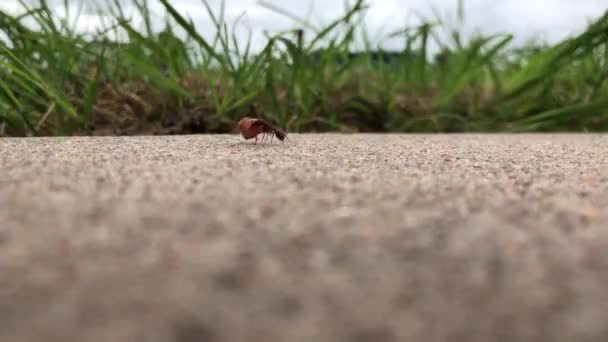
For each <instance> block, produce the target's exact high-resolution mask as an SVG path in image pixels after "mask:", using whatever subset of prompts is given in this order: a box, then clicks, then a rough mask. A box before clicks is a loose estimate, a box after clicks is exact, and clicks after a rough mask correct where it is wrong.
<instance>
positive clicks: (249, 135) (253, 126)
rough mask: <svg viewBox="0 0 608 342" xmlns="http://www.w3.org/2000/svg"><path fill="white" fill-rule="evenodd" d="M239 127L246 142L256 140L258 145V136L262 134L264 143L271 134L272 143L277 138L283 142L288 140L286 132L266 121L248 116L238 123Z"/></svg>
mask: <svg viewBox="0 0 608 342" xmlns="http://www.w3.org/2000/svg"><path fill="white" fill-rule="evenodd" d="M237 126H238V128H239V131H240V132H241V136H243V138H245V140H249V139H253V138H255V143H256V144H257V143H258V134H262V142H264V139H266V136H267V135H268V134H270V141H271V142H272V139H274V137H275V136H276V137H277V139H279V140H281V141H283V140H285V139H287V133H286V132H285V131H283V130H281V129H278V128H276V127H274V126H272V125H271V124H269V123H268V121H266V120H264V119H259V118H250V117H247V116H246V117H243V118H242V119H241V120H240V121H239V122H238V124H237ZM287 140H289V139H287Z"/></svg>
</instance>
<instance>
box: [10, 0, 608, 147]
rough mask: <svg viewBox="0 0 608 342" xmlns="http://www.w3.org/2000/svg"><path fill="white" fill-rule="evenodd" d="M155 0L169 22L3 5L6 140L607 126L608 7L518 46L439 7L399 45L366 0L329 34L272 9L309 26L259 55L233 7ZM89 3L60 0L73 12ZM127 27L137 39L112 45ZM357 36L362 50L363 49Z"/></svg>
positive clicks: (145, 7) (144, 8)
mask: <svg viewBox="0 0 608 342" xmlns="http://www.w3.org/2000/svg"><path fill="white" fill-rule="evenodd" d="M159 1H160V4H162V7H163V10H164V12H165V13H166V18H165V26H164V29H163V30H161V31H156V30H154V29H153V25H152V22H153V20H152V12H151V11H150V4H149V3H148V0H134V1H133V4H135V6H134V8H135V11H136V12H137V13H138V15H139V16H141V17H142V18H143V25H141V27H139V26H137V25H135V24H134V22H133V20H131V18H132V13H128V12H127V10H126V9H125V8H124V7H123V6H122V5H121V2H120V1H118V0H113V1H110V2H106V3H103V4H101V5H99V6H98V8H99V10H100V11H101V12H102V14H103V15H104V17H105V18H111V20H108V23H106V24H104V26H103V27H102V28H100V29H99V30H98V32H97V33H96V34H93V35H85V34H84V33H81V32H79V31H77V30H76V29H75V24H74V23H73V22H68V21H67V20H65V19H63V18H64V17H62V16H60V15H59V14H58V13H56V12H55V11H54V9H52V8H51V7H50V6H49V5H48V4H47V3H46V1H45V0H40V1H39V3H38V4H37V5H36V6H31V5H28V3H26V2H24V1H22V2H21V6H22V9H23V11H22V14H19V15H16V14H9V13H6V12H0V32H1V33H0V37H2V36H4V39H3V40H1V41H0V74H1V77H0V135H9V136H24V135H86V134H157V133H164V134H171V133H174V134H178V133H222V132H230V131H233V129H234V123H235V122H236V120H237V119H238V118H239V117H240V116H242V115H244V114H248V115H255V116H260V117H264V118H267V119H269V120H271V121H273V122H275V123H276V124H277V125H279V126H281V127H284V128H286V129H287V130H289V131H291V132H309V131H317V132H318V131H346V132H353V131H360V132H477V131H491V132H524V131H582V132H596V131H605V130H606V129H607V128H608V100H607V99H608V88H607V87H606V79H607V78H608V65H607V62H608V59H607V57H608V12H607V13H605V14H604V15H603V16H600V17H599V18H597V19H596V20H595V21H594V22H592V23H590V24H589V26H588V27H587V29H586V30H585V31H584V32H582V33H580V34H579V35H577V36H574V37H569V38H567V39H564V40H563V41H561V42H559V43H558V44H554V45H548V44H530V45H529V46H526V47H524V48H518V49H516V48H512V47H511V44H510V43H511V41H512V39H513V35H511V34H499V35H492V36H482V35H476V36H473V37H471V38H469V39H466V40H465V39H463V38H462V34H461V32H459V31H458V30H457V29H453V28H450V26H449V25H448V24H446V23H445V21H443V20H442V18H441V17H439V16H437V17H436V18H433V20H432V21H431V20H429V21H426V22H424V23H423V24H421V25H418V26H415V27H407V28H404V29H403V30H400V31H398V32H392V33H390V34H388V35H387V37H386V38H392V39H401V40H402V41H403V48H402V50H400V51H396V52H382V51H380V52H378V49H376V47H375V46H374V45H373V44H372V43H371V42H370V40H369V39H367V37H368V33H367V32H366V28H365V26H364V25H363V24H362V20H363V18H364V16H365V13H366V10H367V9H368V8H369V6H368V4H367V3H365V2H364V1H363V0H357V1H356V2H355V3H353V4H352V6H351V7H350V8H348V9H346V10H345V13H344V15H343V16H341V17H339V18H337V19H336V20H335V21H334V22H332V23H330V24H328V25H327V26H326V27H322V28H317V27H315V26H314V25H312V24H311V23H309V22H306V21H305V20H303V19H301V18H298V17H297V16H295V15H292V14H290V13H288V12H286V11H285V10H283V9H281V8H277V7H275V6H273V5H270V4H266V3H261V5H262V6H265V7H267V8H268V9H270V10H272V11H274V12H275V13H276V15H277V16H279V15H280V16H288V17H290V18H291V19H292V20H293V21H294V23H296V24H297V25H298V27H302V29H303V30H304V31H300V30H294V31H289V32H283V33H281V34H277V35H273V36H268V40H267V43H266V45H265V47H264V49H263V50H262V51H261V52H260V53H254V52H253V51H252V49H251V44H250V43H251V42H250V41H246V42H244V43H243V42H239V41H238V40H237V39H236V38H235V34H234V32H235V30H236V26H233V25H229V24H228V23H227V22H226V21H225V20H224V12H225V11H224V9H225V8H224V4H223V3H222V7H221V8H220V10H219V13H217V12H214V11H213V10H212V9H211V7H210V6H209V5H208V3H207V1H205V0H203V1H202V3H203V4H204V6H203V7H202V8H203V10H204V11H206V13H201V14H206V15H207V16H208V18H209V19H210V20H211V22H213V23H214V25H215V28H216V34H215V36H214V37H205V36H204V35H202V34H201V33H200V32H198V31H197V30H196V28H195V27H194V25H193V23H192V20H191V19H190V18H189V17H185V16H183V15H182V14H181V12H179V11H177V9H176V8H174V7H173V6H172V5H171V4H170V1H168V0H159ZM83 3H84V2H83V1H80V2H75V1H69V0H64V8H68V9H74V8H76V9H77V10H81V9H82V5H83ZM459 4H460V6H459V11H458V14H459V18H460V19H461V20H464V19H463V18H464V17H463V13H462V10H461V9H462V3H459ZM73 17H75V18H78V17H79V13H76V14H75V15H73ZM28 22H29V23H34V25H30V24H28ZM302 32H304V33H305V34H302ZM442 33H443V34H442ZM445 33H447V34H445ZM121 34H122V35H125V36H126V38H127V39H124V40H115V39H112V37H116V36H118V35H121ZM443 37H447V38H443ZM357 40H359V41H364V42H365V46H366V48H365V50H364V51H360V52H358V53H353V47H354V45H355V42H356V41H357ZM431 44H436V45H437V46H440V47H441V51H440V53H439V54H437V55H432V54H431V53H430V50H429V49H430V45H431Z"/></svg>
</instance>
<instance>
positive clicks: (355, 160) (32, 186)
mask: <svg viewBox="0 0 608 342" xmlns="http://www.w3.org/2000/svg"><path fill="white" fill-rule="evenodd" d="M290 138H291V140H292V141H293V144H289V143H280V142H277V141H276V140H275V143H274V144H264V145H260V144H258V145H254V144H252V143H249V142H243V141H242V140H241V139H239V137H238V136H236V135H219V136H212V135H209V136H172V137H160V136H157V137H112V138H108V137H97V138H90V137H81V138H29V139H1V140H0V151H1V153H0V341H2V342H4V341H6V342H13V341H14V342H30V341H36V342H38V341H40V342H42V341H44V342H54V341H57V342H72V341H73V342H76V341H77V342H89V341H95V342H96V341H100V342H101V341H103V342H110V341H112V342H137V341H146V342H165V341H167V342H172V341H175V342H195V341H218V342H219V341H261V342H275V341H277V342H278V341H280V342H288V341H289V342H291V341H294V342H296V341H298V342H299V341H315V342H324V341H332V342H333V341H337V342H340V341H344V342H363V341H374V342H384V341H388V342H392V341H425V342H448V341H449V342H458V341H467V342H488V341H535V342H538V341H559V342H561V341H564V342H565V341H568V342H570V341H578V342H582V341H593V342H600V341H602V342H603V341H607V340H608V324H607V317H608V290H607V289H608V135H333V134H326V135H323V134H319V135H313V134H307V135H297V134H296V135H292V136H290Z"/></svg>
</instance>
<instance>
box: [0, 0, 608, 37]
mask: <svg viewBox="0 0 608 342" xmlns="http://www.w3.org/2000/svg"><path fill="white" fill-rule="evenodd" d="M98 1H99V2H102V3H103V2H104V0H98ZM149 1H150V4H151V9H152V11H153V12H155V13H156V14H157V15H158V19H157V21H156V24H157V27H161V26H162V18H163V16H165V15H166V13H165V11H164V8H163V7H162V5H161V4H160V3H159V2H158V1H157V0H149ZM266 1H268V2H270V3H272V4H275V5H277V6H279V7H281V8H284V9H286V10H288V11H290V12H293V13H295V14H297V15H298V16H300V17H303V18H305V19H307V20H309V21H310V22H312V23H313V24H314V25H316V26H323V25H326V24H328V23H329V22H331V21H332V20H334V19H335V18H338V17H339V16H341V15H342V14H343V13H344V10H345V9H344V1H338V0H332V1H326V0H308V1H284V0H266ZM51 2H52V3H56V4H60V3H61V2H62V1H59V0H53V1H51ZM121 2H122V3H123V4H125V9H126V10H129V9H131V10H132V9H133V6H132V2H131V1H127V0H122V1H121ZM350 2H351V3H352V2H353V1H352V0H351V1H350ZM209 3H210V4H211V6H212V7H213V8H214V10H215V12H216V13H219V6H220V3H221V1H220V0H209ZM367 3H368V4H370V6H371V7H370V9H369V10H368V12H367V16H366V25H367V29H368V32H369V35H370V38H372V39H374V40H375V41H378V39H380V38H382V37H385V35H386V34H388V33H389V32H391V31H395V30H397V29H400V28H403V27H404V25H406V24H407V23H409V24H414V23H416V20H417V17H416V16H417V15H422V16H423V17H425V18H427V19H434V13H433V11H432V10H431V8H432V7H431V6H434V7H435V8H437V9H439V10H440V14H441V16H442V18H444V19H445V18H448V19H451V24H452V25H456V26H457V25H458V22H457V21H455V14H456V7H457V0H434V1H431V2H429V1H426V0H367ZM171 4H173V5H174V6H175V8H177V9H178V10H179V11H180V12H182V13H184V14H186V15H188V16H190V17H192V19H193V21H194V22H195V24H196V25H197V27H198V28H199V30H200V31H201V32H202V33H203V34H204V35H205V36H207V37H211V36H213V35H214V33H215V31H214V28H213V25H212V23H211V20H210V18H209V16H208V15H207V13H206V11H205V8H204V7H203V3H202V1H201V0H173V1H171ZM225 4H226V11H225V16H226V19H227V21H228V23H233V22H234V21H235V20H236V19H237V18H238V17H239V16H240V15H241V14H242V13H246V15H245V16H244V17H242V18H241V22H240V25H239V27H238V29H237V31H236V34H237V37H238V38H239V40H241V41H243V40H245V39H247V34H248V33H247V29H248V28H249V29H251V30H252V31H253V39H254V47H255V48H256V49H259V48H261V47H262V46H263V44H264V43H265V39H264V36H263V34H262V33H263V31H265V30H266V31H269V32H271V33H272V32H279V31H282V30H288V29H293V28H296V27H298V25H297V23H296V22H294V21H293V20H290V19H288V18H285V17H283V16H281V15H278V14H276V13H273V12H272V11H270V10H268V9H266V8H264V7H262V6H261V5H259V4H258V2H257V0H226V1H225ZM464 4H465V21H464V22H465V25H466V26H464V27H459V29H461V30H463V31H465V32H468V33H471V32H473V30H481V31H483V32H486V33H495V32H505V33H507V32H508V33H513V34H515V38H516V39H515V42H514V43H515V44H520V43H523V42H525V41H526V40H528V39H529V38H532V37H534V36H541V37H543V38H545V39H546V40H548V41H550V42H555V41H558V40H560V39H563V38H564V37H565V36H567V35H570V34H574V33H577V32H580V31H581V30H582V29H584V28H585V26H586V24H587V21H588V20H589V19H592V18H596V17H598V16H600V15H602V14H603V12H604V11H605V10H606V8H608V0H577V1H564V0H501V1H496V0H468V1H467V0H465V1H464ZM18 8H19V6H17V1H15V0H0V9H3V10H7V11H9V12H10V13H15V12H16V11H17V10H18ZM72 12H74V9H72ZM96 16H97V15H96V14H95V11H94V10H93V9H92V8H90V6H89V8H85V12H84V16H83V17H81V18H80V20H79V22H78V26H77V27H78V28H79V29H81V30H83V31H88V32H93V31H94V30H95V28H96V27H98V26H100V25H102V19H101V18H97V17H96ZM106 19H107V18H106ZM135 19H137V18H135ZM106 23H107V20H106ZM400 44H401V42H400V40H398V39H393V40H389V41H387V42H386V44H385V46H386V47H387V48H399V47H400Z"/></svg>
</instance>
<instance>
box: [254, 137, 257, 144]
mask: <svg viewBox="0 0 608 342" xmlns="http://www.w3.org/2000/svg"><path fill="white" fill-rule="evenodd" d="M257 143H258V136H257V135H256V136H255V143H254V145H257Z"/></svg>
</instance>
